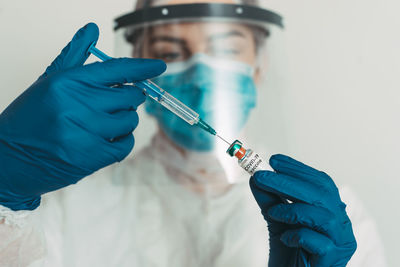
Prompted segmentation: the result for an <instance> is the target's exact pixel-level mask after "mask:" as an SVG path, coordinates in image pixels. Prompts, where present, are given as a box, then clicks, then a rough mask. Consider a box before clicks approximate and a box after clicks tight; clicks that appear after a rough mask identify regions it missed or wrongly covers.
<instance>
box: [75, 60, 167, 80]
mask: <svg viewBox="0 0 400 267" xmlns="http://www.w3.org/2000/svg"><path fill="white" fill-rule="evenodd" d="M165 70H166V65H165V63H164V62H163V61H162V60H157V59H138V58H117V59H111V60H108V61H106V62H96V63H92V64H88V65H85V66H82V69H77V70H74V71H72V72H71V75H72V77H75V78H77V79H80V80H85V81H86V82H87V83H88V84H98V85H104V86H113V85H119V84H125V83H132V82H135V81H141V80H146V79H150V78H153V77H155V76H158V75H160V74H161V73H163V72H164V71H165Z"/></svg>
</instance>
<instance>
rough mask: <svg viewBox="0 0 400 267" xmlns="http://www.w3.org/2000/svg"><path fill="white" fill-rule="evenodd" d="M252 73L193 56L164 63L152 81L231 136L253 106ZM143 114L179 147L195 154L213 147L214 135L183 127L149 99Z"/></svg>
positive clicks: (228, 63)
mask: <svg viewBox="0 0 400 267" xmlns="http://www.w3.org/2000/svg"><path fill="white" fill-rule="evenodd" d="M253 74H254V69H253V68H252V67H251V66H250V65H247V64H244V63H240V62H237V61H232V60H222V59H215V58H212V57H209V56H207V55H204V54H196V55H195V56H193V57H192V58H191V59H189V60H188V61H185V62H177V63H170V64H168V69H167V72H166V73H164V74H163V75H162V76H160V77H157V78H155V79H153V81H154V82H155V83H156V84H158V85H159V86H160V87H161V88H163V89H164V90H166V91H167V92H169V93H170V94H171V95H173V96H174V97H176V98H177V99H179V100H180V101H182V102H183V103H184V104H186V105H187V106H188V107H190V108H191V109H193V110H194V111H196V112H197V113H199V115H200V118H202V119H203V120H204V121H205V122H207V123H208V124H210V125H211V126H213V127H214V128H215V129H216V130H217V131H218V132H220V133H221V134H228V135H231V136H235V135H237V134H238V133H239V132H240V131H241V130H242V129H243V127H244V125H245V124H246V122H247V120H248V118H249V115H250V111H251V110H252V109H253V108H254V107H255V106H256V87H255V84H254V81H253ZM146 111H147V112H148V113H149V114H150V115H152V116H154V117H155V118H156V119H157V120H158V123H159V125H160V127H161V129H162V130H163V131H164V132H165V134H166V135H167V136H168V137H169V138H170V139H172V140H173V141H174V142H175V143H176V144H178V145H179V146H181V147H183V148H186V149H190V150H195V151H210V150H212V149H213V148H214V145H215V141H216V139H215V137H214V136H212V135H210V134H209V133H207V132H206V131H204V130H202V129H201V128H199V127H196V126H191V125H189V124H187V123H186V122H185V121H183V120H182V119H181V118H179V117H177V116H176V115H174V114H173V113H171V112H170V111H169V110H167V109H166V108H164V107H163V106H161V105H160V104H158V103H155V101H153V100H152V99H149V98H148V100H147V101H146Z"/></svg>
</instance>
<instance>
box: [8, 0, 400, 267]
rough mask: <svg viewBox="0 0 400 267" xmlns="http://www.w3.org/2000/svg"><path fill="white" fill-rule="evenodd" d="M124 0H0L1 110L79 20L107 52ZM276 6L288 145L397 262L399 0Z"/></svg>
mask: <svg viewBox="0 0 400 267" xmlns="http://www.w3.org/2000/svg"><path fill="white" fill-rule="evenodd" d="M132 2H133V1H131V0H116V1H105V0H86V1H82V0H79V1H78V0H69V1H57V0H29V1H28V0H9V1H6V0H0V81H1V85H0V87H1V88H0V110H3V109H4V108H5V107H6V106H7V105H8V103H10V102H11V101H12V100H13V99H14V98H15V97H16V96H17V95H19V94H20V93H21V92H22V91H23V90H24V89H25V88H27V87H28V86H29V85H30V84H31V83H32V82H33V81H34V80H35V79H36V78H37V77H38V76H39V75H40V74H41V73H42V72H43V71H44V69H45V67H46V66H47V65H48V64H49V63H50V62H51V60H52V59H53V58H54V57H55V56H56V55H57V54H58V53H59V51H60V50H61V49H62V47H63V46H64V45H65V44H66V43H67V42H68V41H69V40H70V38H71V37H72V35H73V34H74V32H75V31H76V30H77V29H78V28H79V27H80V26H82V25H83V24H85V23H87V22H89V21H94V22H96V23H97V24H98V25H99V27H100V29H101V38H100V42H99V47H101V48H102V49H103V50H104V51H113V46H114V37H113V31H112V19H113V18H115V17H116V16H118V15H119V14H121V13H124V12H127V11H129V10H130V9H131V8H132V6H133V3H132ZM271 2H272V1H271ZM275 4H276V6H279V7H280V8H281V11H282V12H281V13H283V14H284V15H285V16H286V24H287V29H286V41H287V42H286V46H287V53H288V58H289V59H290V69H289V70H288V74H289V73H290V74H291V75H288V76H287V77H288V79H289V77H290V79H289V80H290V83H291V85H292V87H291V90H289V91H288V92H287V95H286V99H285V101H286V106H287V107H288V109H287V110H286V111H285V116H286V118H287V122H286V123H287V129H289V131H288V133H287V136H288V137H289V138H288V140H289V141H288V142H289V151H288V152H289V153H290V154H291V155H293V156H294V157H297V158H299V159H301V160H304V161H306V162H308V163H310V164H311V165H313V166H317V167H318V168H319V169H322V170H325V171H327V172H328V173H330V174H331V176H332V177H333V178H334V179H335V180H336V181H338V182H339V183H347V184H350V185H352V186H353V189H354V190H355V191H356V192H357V193H358V195H359V196H360V197H361V198H362V200H363V201H364V202H365V203H366V206H367V207H368V208H369V211H370V212H371V214H372V215H373V216H374V217H375V218H376V220H377V222H378V226H379V230H380V232H381V233H382V236H383V240H384V242H385V247H386V250H387V256H388V258H389V262H390V266H400V259H399V257H398V249H399V246H398V240H399V238H400V227H399V226H398V222H399V221H400V215H399V207H398V205H399V203H400V196H399V193H398V192H399V189H400V186H399V185H400V182H399V178H400V177H399V173H400V163H399V160H398V158H399V153H400V142H399V137H400V126H399V115H400V52H399V49H400V19H399V16H398V12H399V10H400V2H398V1H396V0H386V1H385V0H383V1H378V0H352V1H348V0H336V1H326V0H303V1H290V2H289V1H282V0H279V1H278V0H276V3H275ZM24 50H25V51H24Z"/></svg>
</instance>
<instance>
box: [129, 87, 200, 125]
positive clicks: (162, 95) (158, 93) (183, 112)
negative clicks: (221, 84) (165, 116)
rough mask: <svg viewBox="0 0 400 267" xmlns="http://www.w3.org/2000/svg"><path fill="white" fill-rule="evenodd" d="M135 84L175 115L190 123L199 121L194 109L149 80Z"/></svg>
mask: <svg viewBox="0 0 400 267" xmlns="http://www.w3.org/2000/svg"><path fill="white" fill-rule="evenodd" d="M135 85H136V86H137V87H139V88H140V89H142V90H143V92H144V93H145V94H146V95H148V96H149V97H151V98H152V99H153V100H155V101H157V102H158V103H160V104H161V105H163V106H164V107H165V108H167V109H168V110H170V111H171V112H172V113H174V114H175V115H177V116H179V117H180V118H182V119H183V120H184V121H186V122H187V123H189V124H190V125H194V124H197V123H198V122H199V114H198V113H196V112H195V111H194V110H192V109H190V108H189V107H187V106H186V105H185V104H183V103H182V102H181V101H179V100H178V99H176V98H175V97H173V96H172V95H170V94H169V93H167V92H166V91H165V90H163V89H162V88H160V87H159V86H158V85H157V84H155V83H153V82H152V81H150V80H145V81H140V82H136V83H135Z"/></svg>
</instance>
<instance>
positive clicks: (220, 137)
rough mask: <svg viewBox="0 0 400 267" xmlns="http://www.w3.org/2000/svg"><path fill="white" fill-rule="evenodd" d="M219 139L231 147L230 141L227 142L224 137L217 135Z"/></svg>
mask: <svg viewBox="0 0 400 267" xmlns="http://www.w3.org/2000/svg"><path fill="white" fill-rule="evenodd" d="M217 137H218V138H219V139H221V140H222V141H224V142H225V143H227V144H228V145H229V146H230V145H231V143H229V142H228V141H226V140H225V139H224V138H223V137H222V136H220V135H219V134H217Z"/></svg>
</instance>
